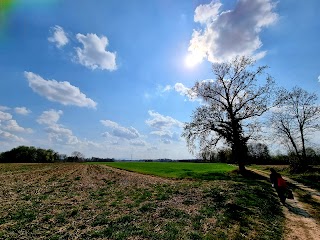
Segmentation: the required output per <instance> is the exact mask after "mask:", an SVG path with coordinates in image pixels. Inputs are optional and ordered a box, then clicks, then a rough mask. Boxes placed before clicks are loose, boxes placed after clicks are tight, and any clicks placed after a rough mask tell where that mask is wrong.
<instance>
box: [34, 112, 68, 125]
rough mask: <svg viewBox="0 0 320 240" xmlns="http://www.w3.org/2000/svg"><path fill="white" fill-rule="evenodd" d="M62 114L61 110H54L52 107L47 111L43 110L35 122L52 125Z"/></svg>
mask: <svg viewBox="0 0 320 240" xmlns="http://www.w3.org/2000/svg"><path fill="white" fill-rule="evenodd" d="M62 114H63V112H62V111H61V110H59V111H56V110H54V109H50V110H48V111H44V112H43V113H42V114H41V115H40V117H39V118H38V119H37V122H38V123H40V124H46V125H53V124H56V123H57V122H58V121H59V119H60V116H61V115H62Z"/></svg>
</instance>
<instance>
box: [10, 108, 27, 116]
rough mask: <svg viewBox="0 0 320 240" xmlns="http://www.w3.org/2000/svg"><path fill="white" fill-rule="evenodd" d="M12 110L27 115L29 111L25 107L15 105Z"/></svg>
mask: <svg viewBox="0 0 320 240" xmlns="http://www.w3.org/2000/svg"><path fill="white" fill-rule="evenodd" d="M14 111H15V112H16V113H17V114H20V115H28V114H29V113H31V110H29V109H27V108H26V107H16V108H15V109H14Z"/></svg>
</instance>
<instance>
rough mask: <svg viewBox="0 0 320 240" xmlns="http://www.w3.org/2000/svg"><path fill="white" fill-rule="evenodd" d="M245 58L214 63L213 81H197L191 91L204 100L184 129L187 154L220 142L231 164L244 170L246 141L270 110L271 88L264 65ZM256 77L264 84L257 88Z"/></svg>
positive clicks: (251, 136) (271, 81)
mask: <svg viewBox="0 0 320 240" xmlns="http://www.w3.org/2000/svg"><path fill="white" fill-rule="evenodd" d="M254 64H255V62H254V61H253V60H252V59H250V58H247V57H237V58H235V59H233V60H232V61H230V62H226V63H216V64H213V73H214V76H215V78H214V79H213V80H206V81H202V82H196V84H195V86H194V87H193V88H192V89H191V91H192V93H193V94H196V96H197V97H198V98H200V99H201V100H202V101H203V104H202V105H201V106H199V107H198V108H197V109H196V110H195V111H194V112H193V115H192V121H191V122H190V123H187V124H186V125H185V127H184V133H183V136H184V137H185V138H186V140H187V144H188V147H189V150H190V152H192V153H194V152H195V151H196V150H197V149H198V147H199V149H200V152H201V151H208V150H212V149H213V148H215V147H216V146H217V144H218V143H219V142H220V141H223V142H224V143H227V144H228V145H229V146H230V147H231V149H232V157H233V161H234V162H236V163H238V165H239V170H240V171H241V172H243V171H245V159H246V157H247V141H248V140H249V139H251V138H253V137H254V136H256V135H255V134H256V133H257V130H258V129H259V124H258V122H257V118H258V117H259V116H261V115H262V114H263V113H264V112H266V111H267V110H268V109H269V103H270V100H271V99H272V97H271V93H272V89H273V86H274V81H273V79H272V78H271V77H270V76H269V75H268V74H266V73H265V70H266V68H267V66H259V67H256V68H255V67H254ZM259 77H263V78H264V79H265V80H266V82H265V84H264V85H262V86H258V85H257V81H258V79H259Z"/></svg>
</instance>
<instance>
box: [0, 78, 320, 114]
mask: <svg viewBox="0 0 320 240" xmlns="http://www.w3.org/2000/svg"><path fill="white" fill-rule="evenodd" d="M318 81H319V82H320V75H319V76H318ZM0 110H1V109H0Z"/></svg>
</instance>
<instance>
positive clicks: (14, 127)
mask: <svg viewBox="0 0 320 240" xmlns="http://www.w3.org/2000/svg"><path fill="white" fill-rule="evenodd" d="M3 128H4V129H5V130H8V131H13V132H27V133H32V132H33V131H32V129H31V128H23V127H21V126H19V124H18V123H17V121H16V120H13V119H11V120H8V121H6V123H5V124H4V126H3Z"/></svg>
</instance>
